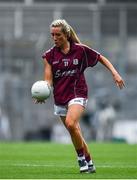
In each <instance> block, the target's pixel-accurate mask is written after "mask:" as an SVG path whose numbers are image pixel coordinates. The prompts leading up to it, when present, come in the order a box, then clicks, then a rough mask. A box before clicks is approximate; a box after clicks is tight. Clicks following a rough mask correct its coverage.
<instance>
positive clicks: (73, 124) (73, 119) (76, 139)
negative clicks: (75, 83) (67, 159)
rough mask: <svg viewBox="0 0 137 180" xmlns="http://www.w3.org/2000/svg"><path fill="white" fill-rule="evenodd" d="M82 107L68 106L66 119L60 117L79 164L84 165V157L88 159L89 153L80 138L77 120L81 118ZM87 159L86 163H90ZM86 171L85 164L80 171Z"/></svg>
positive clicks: (82, 139)
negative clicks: (68, 134)
mask: <svg viewBox="0 0 137 180" xmlns="http://www.w3.org/2000/svg"><path fill="white" fill-rule="evenodd" d="M84 109H85V108H84V107H83V106H81V105H78V104H75V105H71V106H69V109H68V113H67V116H66V117H61V120H62V122H63V123H64V125H65V127H66V128H67V129H68V131H69V133H70V135H71V139H72V142H73V144H74V147H75V149H76V152H77V154H78V160H79V163H81V162H82V164H85V155H86V157H87V158H88V159H89V158H90V153H89V149H88V146H87V144H86V142H85V140H84V138H83V136H82V133H81V129H80V126H79V119H80V118H81V116H82V114H83V112H84ZM90 160H91V159H89V161H88V162H90V163H91V162H92V161H90ZM80 171H81V172H82V171H87V165H86V164H85V168H84V169H83V168H81V170H80Z"/></svg>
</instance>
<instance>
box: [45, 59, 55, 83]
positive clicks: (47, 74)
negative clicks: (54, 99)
mask: <svg viewBox="0 0 137 180" xmlns="http://www.w3.org/2000/svg"><path fill="white" fill-rule="evenodd" d="M44 80H45V81H47V82H48V83H49V85H50V86H52V85H53V75H52V67H51V65H50V64H49V63H48V61H47V60H46V59H45V58H44Z"/></svg>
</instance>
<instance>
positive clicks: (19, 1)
mask: <svg viewBox="0 0 137 180" xmlns="http://www.w3.org/2000/svg"><path fill="white" fill-rule="evenodd" d="M57 18H64V19H66V20H67V21H68V22H69V23H70V24H71V25H72V27H74V29H75V30H76V32H77V34H78V36H79V37H80V39H81V41H82V42H83V43H85V44H87V45H89V46H92V47H93V48H94V49H96V50H97V51H99V52H101V53H102V54H104V55H105V56H106V57H108V58H109V59H110V61H111V62H112V63H113V65H114V66H115V67H116V68H117V69H118V71H119V72H120V74H121V75H122V77H123V78H124V80H125V82H126V88H125V89H124V90H122V91H121V90H119V89H117V88H116V87H115V84H114V83H113V81H112V77H111V76H110V73H109V72H108V71H107V70H105V68H104V67H102V65H99V64H98V65H97V66H96V67H94V68H93V69H88V70H87V71H86V78H87V81H88V86H89V104H88V107H87V111H86V113H85V114H84V116H83V118H82V120H81V124H82V128H83V133H84V135H85V138H86V139H87V140H89V141H92V140H95V141H108V140H111V141H112V140H113V141H126V142H128V143H137V1H136V0H115V1H114V0H84V1H82V0H81V1H80V0H68V1H67V0H66V1H65V0H62V1H61V0H60V1H52V0H0V139H1V140H4V141H5V140H8V141H9V140H10V141H13V140H14V141H20V140H26V141H29V140H49V141H50V140H52V141H56V142H65V143H66V142H70V139H69V137H68V134H67V133H66V131H65V129H64V127H63V125H62V124H61V123H60V121H59V120H58V119H57V117H55V116H54V115H53V98H52V97H51V98H50V99H49V100H48V101H47V102H46V104H44V105H35V104H34V103H33V102H32V99H31V94H30V89H31V86H32V84H33V82H35V81H37V80H40V79H43V62H42V58H41V55H42V53H43V52H44V51H45V50H47V49H49V48H50V47H51V45H52V42H51V39H50V33H49V25H50V23H51V22H52V20H54V19H57Z"/></svg>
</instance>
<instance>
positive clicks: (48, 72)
mask: <svg viewBox="0 0 137 180" xmlns="http://www.w3.org/2000/svg"><path fill="white" fill-rule="evenodd" d="M52 79H53V75H52V68H51V65H50V64H49V63H48V61H47V60H46V59H45V58H44V81H47V82H48V83H49V86H52V85H53V80H52ZM34 103H35V104H39V103H40V104H42V103H45V100H38V99H34Z"/></svg>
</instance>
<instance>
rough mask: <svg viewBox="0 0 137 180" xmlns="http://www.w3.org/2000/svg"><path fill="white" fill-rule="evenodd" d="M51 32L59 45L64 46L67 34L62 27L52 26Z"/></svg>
mask: <svg viewBox="0 0 137 180" xmlns="http://www.w3.org/2000/svg"><path fill="white" fill-rule="evenodd" d="M50 33H51V37H52V39H53V41H54V43H55V45H56V46H57V47H63V46H64V44H65V43H67V36H66V34H64V33H63V32H62V30H61V27H52V28H51V30H50Z"/></svg>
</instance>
